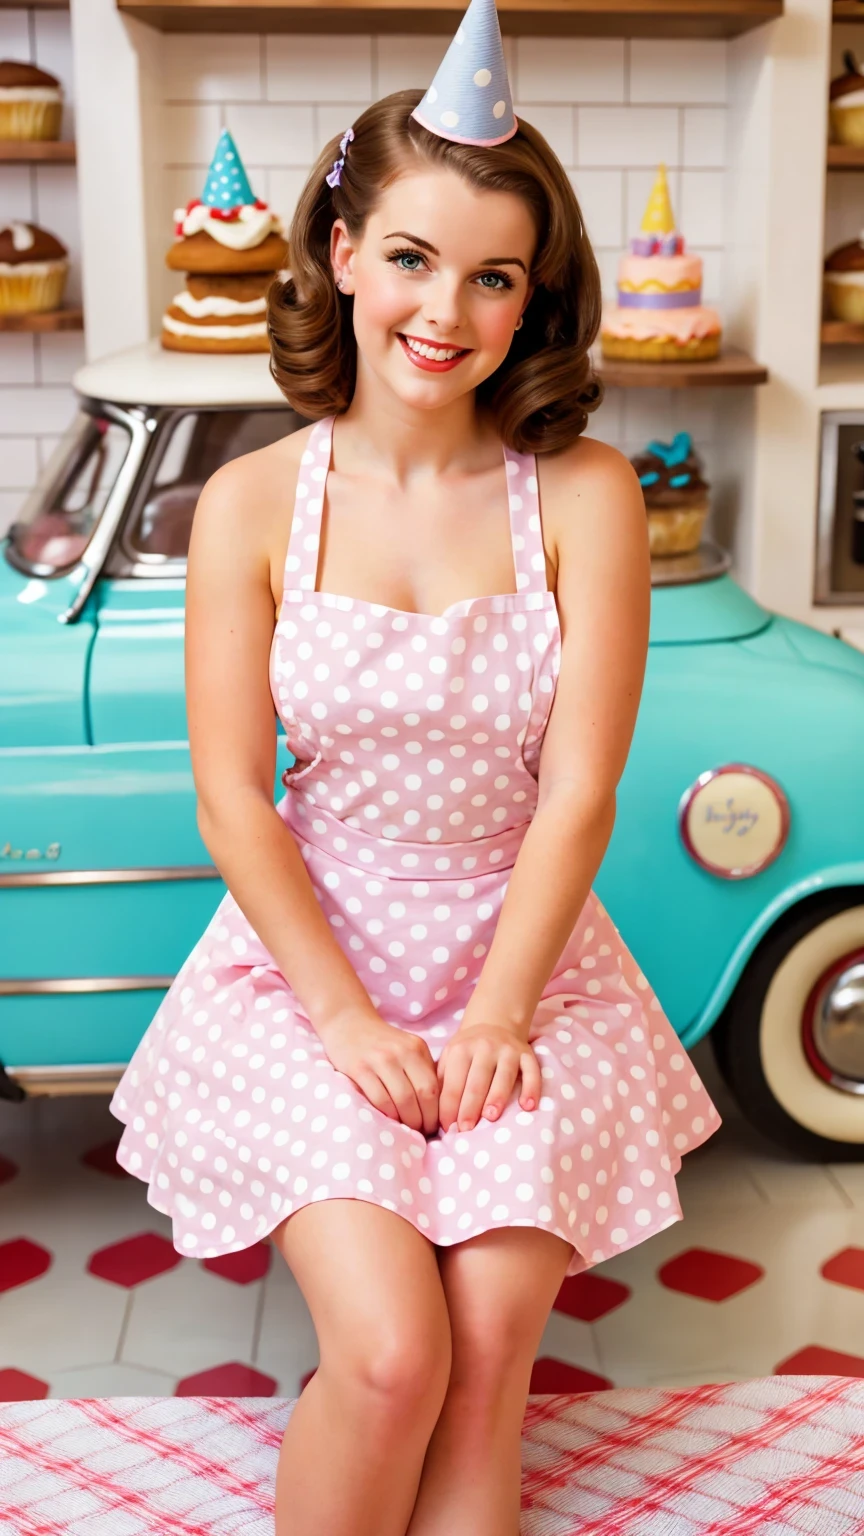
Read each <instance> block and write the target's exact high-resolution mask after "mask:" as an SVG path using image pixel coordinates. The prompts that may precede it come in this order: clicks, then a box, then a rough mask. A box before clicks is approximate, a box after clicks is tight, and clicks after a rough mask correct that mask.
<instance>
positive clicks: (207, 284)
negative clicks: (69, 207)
mask: <svg viewBox="0 0 864 1536" xmlns="http://www.w3.org/2000/svg"><path fill="white" fill-rule="evenodd" d="M174 217H175V220H176V225H175V234H176V235H177V239H176V241H175V243H174V244H173V245H172V246H171V248H170V250H169V251H168V253H167V255H166V257H165V264H166V266H168V267H170V269H171V270H172V271H173V272H186V273H187V274H188V275H187V279H186V287H185V288H184V289H183V290H181V292H179V293H176V294H175V295H174V297H173V299H172V300H171V303H170V304H169V305H168V308H167V309H166V310H165V313H164V315H163V317H162V336H161V341H162V345H163V347H167V348H168V349H169V350H172V351H177V352H269V351H270V339H269V336H268V334H267V291H268V289H269V287H270V285H271V283H272V282H273V279H274V278H275V276H276V273H277V271H279V270H280V269H281V268H282V267H284V265H285V262H286V260H287V258H288V243H287V241H286V240H285V239H284V237H283V234H282V224H281V221H280V220H279V219H278V218H277V217H276V215H275V214H274V213H272V212H271V210H270V208H268V206H267V204H266V203H265V202H263V201H262V200H261V198H257V197H255V196H254V194H253V192H252V188H251V187H250V185H249V180H248V178H247V175H246V172H245V170H244V168H243V162H242V160H241V159H240V155H239V152H238V150H237V146H236V144H235V143H234V140H233V139H232V137H231V135H230V133H228V132H223V133H222V134H221V136H220V138H219V143H218V144H217V146H216V153H215V155H214V156H213V162H212V164H211V166H210V170H209V172H208V174H207V180H206V182H205V184H204V190H203V193H202V196H201V197H200V198H197V197H196V198H193V200H192V202H191V203H189V204H188V205H187V207H186V208H185V209H184V208H178V209H177V211H176V213H175V215H174Z"/></svg>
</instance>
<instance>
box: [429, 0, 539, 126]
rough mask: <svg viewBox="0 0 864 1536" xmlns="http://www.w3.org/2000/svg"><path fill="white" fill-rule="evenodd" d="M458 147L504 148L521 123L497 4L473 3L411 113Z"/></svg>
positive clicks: (481, 0) (486, 0) (488, 1)
mask: <svg viewBox="0 0 864 1536" xmlns="http://www.w3.org/2000/svg"><path fill="white" fill-rule="evenodd" d="M411 116H412V117H415V118H416V119H417V121H418V123H422V124H423V127H424V128H428V129H429V131H430V133H437V134H438V136H439V138H442V139H453V140H454V142H455V143H456V144H481V145H484V146H486V145H491V144H503V143H504V141H505V139H511V138H512V137H513V135H514V133H515V132H516V129H517V128H518V126H519V124H518V122H517V121H516V117H515V115H514V112H513V101H512V98H511V95H510V82H509V80H508V79H507V66H506V64H505V63H504V45H503V43H502V42H501V28H500V27H499V25H498V12H497V11H496V9H495V0H471V4H470V5H469V7H468V9H467V11H466V12H465V15H464V16H463V18H462V21H461V23H460V25H459V30H458V31H457V33H456V36H455V37H454V39H453V41H452V43H451V44H450V47H449V48H448V49H447V52H446V54H445V55H444V58H443V59H442V60H441V63H440V65H439V67H438V72H437V74H436V76H435V79H434V80H433V81H432V84H431V85H430V87H429V89H428V91H427V92H426V95H425V96H424V97H423V100H422V101H421V102H419V103H418V105H417V106H416V107H415V109H414V111H413V112H412V114H411Z"/></svg>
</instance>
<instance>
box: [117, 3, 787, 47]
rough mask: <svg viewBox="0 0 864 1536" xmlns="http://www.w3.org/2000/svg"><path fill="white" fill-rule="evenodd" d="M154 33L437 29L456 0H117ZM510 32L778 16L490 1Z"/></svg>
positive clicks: (460, 8) (671, 33)
mask: <svg viewBox="0 0 864 1536" xmlns="http://www.w3.org/2000/svg"><path fill="white" fill-rule="evenodd" d="M117 7H118V10H119V11H120V12H121V13H122V14H123V15H124V16H134V17H136V18H137V20H138V21H143V22H146V23H148V24H149V25H150V26H152V27H155V28H157V29H158V30H159V31H161V32H327V31H330V30H331V29H338V30H339V31H340V32H369V31H372V32H401V33H406V32H409V33H410V32H444V33H449V32H451V31H452V29H453V27H454V25H455V24H456V23H457V22H458V20H459V19H460V18H461V16H462V14H463V12H464V9H465V7H464V4H463V3H462V0H415V3H412V0H324V3H321V0H117ZM498 14H499V17H500V20H501V30H502V32H505V33H510V34H511V35H529V34H532V33H533V34H536V35H546V36H580V35H581V36H594V37H721V38H722V37H737V36H738V35H739V34H740V33H742V32H749V31H750V30H751V29H752V28H753V27H758V26H761V25H762V23H763V22H766V21H773V20H775V19H776V18H777V17H779V16H782V14H783V0H498Z"/></svg>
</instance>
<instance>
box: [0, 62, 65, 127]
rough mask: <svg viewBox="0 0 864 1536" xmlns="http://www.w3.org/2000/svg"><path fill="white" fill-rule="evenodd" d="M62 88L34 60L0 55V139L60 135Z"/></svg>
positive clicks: (54, 76) (57, 81) (54, 77)
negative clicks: (24, 62) (32, 61)
mask: <svg viewBox="0 0 864 1536" xmlns="http://www.w3.org/2000/svg"><path fill="white" fill-rule="evenodd" d="M62 120H63V88H62V86H61V84H60V81H59V80H58V79H57V77H56V75H49V73H48V71H47V69H37V68H36V65H35V64H18V63H16V61H15V60H14V59H0V139H59V137H60V125H61V122H62Z"/></svg>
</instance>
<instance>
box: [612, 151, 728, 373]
mask: <svg viewBox="0 0 864 1536" xmlns="http://www.w3.org/2000/svg"><path fill="white" fill-rule="evenodd" d="M720 333H721V325H720V317H719V315H718V314H717V312H716V310H713V309H709V308H707V306H706V305H704V304H703V303H702V258H701V257H700V256H693V255H691V254H690V253H689V252H688V251H686V250H685V246H684V237H683V235H680V234H679V233H678V231H677V230H676V228H675V218H674V215H673V213H672V202H671V199H670V196H669V187H668V184H667V181H666V167H665V166H663V165H661V166H660V168H659V170H658V172H657V179H656V181H655V183H654V187H653V189H652V192H651V196H650V197H649V199H648V205H647V207H646V209H645V215H644V217H643V219H642V227H641V229H640V231H639V234H638V235H636V236H635V237H634V238H633V239H632V240H631V242H630V254H629V255H628V256H622V257H621V261H620V263H619V267H618V303H617V305H616V306H615V308H613V309H609V310H607V311H606V313H604V316H603V324H602V327H601V332H600V342H601V346H602V349H603V355H604V357H620V358H633V359H637V360H639V359H641V360H643V361H645V362H664V363H665V362H670V363H672V362H693V361H694V360H696V359H699V358H709V357H716V356H717V353H718V351H719V350H720Z"/></svg>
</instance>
